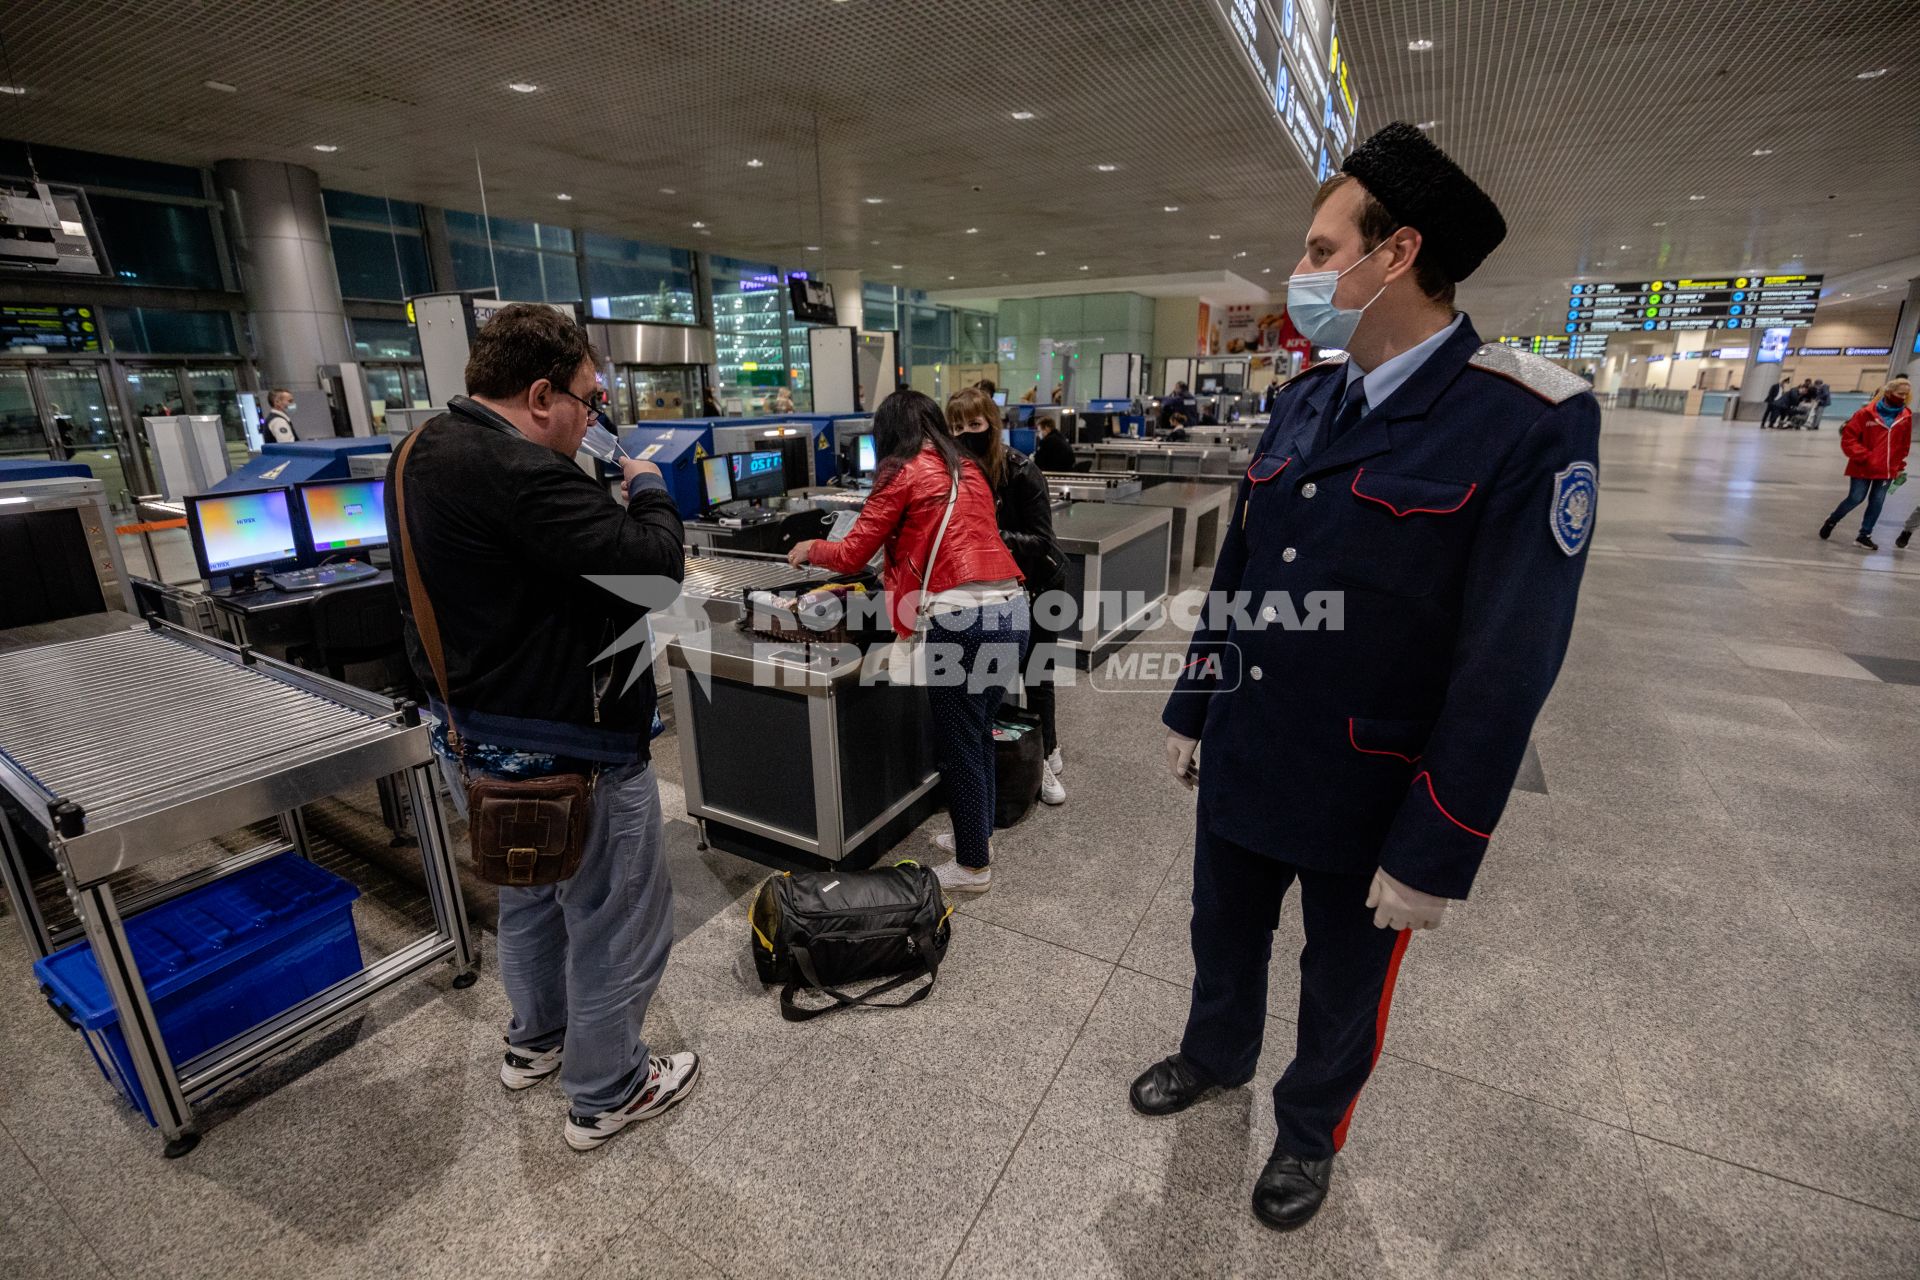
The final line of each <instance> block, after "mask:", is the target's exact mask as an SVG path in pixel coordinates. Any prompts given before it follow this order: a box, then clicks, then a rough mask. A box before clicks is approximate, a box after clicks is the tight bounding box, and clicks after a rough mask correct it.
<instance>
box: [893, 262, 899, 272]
mask: <svg viewBox="0 0 1920 1280" xmlns="http://www.w3.org/2000/svg"><path fill="white" fill-rule="evenodd" d="M900 266H901V264H900V263H898V262H896V263H894V264H893V269H894V270H895V271H898V270H900Z"/></svg>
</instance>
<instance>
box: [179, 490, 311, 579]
mask: <svg viewBox="0 0 1920 1280" xmlns="http://www.w3.org/2000/svg"><path fill="white" fill-rule="evenodd" d="M292 498H293V494H292V492H291V491H290V490H287V489H284V488H281V489H256V490H252V491H249V492H245V493H201V494H193V495H191V496H189V497H188V498H187V527H188V531H189V532H190V534H191V535H192V539H193V556H194V559H195V560H196V561H198V563H199V568H200V576H201V577H203V578H212V577H216V576H224V575H227V574H233V573H239V572H242V571H244V570H250V569H262V570H265V569H290V568H292V567H293V566H294V565H297V564H298V563H299V562H300V560H301V555H300V540H299V536H298V534H297V533H296V532H295V529H294V518H293V504H292Z"/></svg>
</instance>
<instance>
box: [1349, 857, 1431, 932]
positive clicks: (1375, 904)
mask: <svg viewBox="0 0 1920 1280" xmlns="http://www.w3.org/2000/svg"><path fill="white" fill-rule="evenodd" d="M1367 905H1368V906H1370V907H1372V908H1373V927H1374V928H1376V929H1438V928H1439V927H1440V917H1441V916H1444V915H1445V914H1447V900H1446V899H1445V898H1441V897H1436V896H1435V895H1433V894H1431V893H1422V892H1421V891H1420V890H1418V889H1416V888H1414V887H1413V886H1411V885H1405V884H1401V883H1400V882H1399V881H1398V880H1395V879H1394V878H1393V877H1392V876H1390V875H1388V874H1387V873H1386V872H1384V871H1381V870H1378V869H1376V870H1375V871H1374V873H1373V887H1372V888H1371V889H1369V890H1367Z"/></svg>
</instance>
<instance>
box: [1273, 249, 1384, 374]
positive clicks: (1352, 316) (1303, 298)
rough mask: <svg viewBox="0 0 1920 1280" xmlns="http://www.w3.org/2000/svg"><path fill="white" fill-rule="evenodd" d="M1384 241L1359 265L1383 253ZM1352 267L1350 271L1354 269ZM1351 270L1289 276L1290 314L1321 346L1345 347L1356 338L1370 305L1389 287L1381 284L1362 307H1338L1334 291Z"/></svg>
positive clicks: (1297, 326)
mask: <svg viewBox="0 0 1920 1280" xmlns="http://www.w3.org/2000/svg"><path fill="white" fill-rule="evenodd" d="M1385 243H1386V241H1385V240H1382V241H1381V242H1380V244H1377V245H1375V246H1373V248H1371V249H1369V250H1367V251H1366V253H1365V254H1363V255H1361V257H1360V261H1359V262H1356V263H1354V264H1353V267H1357V266H1359V265H1360V263H1361V262H1365V261H1366V260H1367V259H1368V258H1371V257H1372V256H1373V255H1374V254H1376V253H1378V252H1380V245H1383V244H1385ZM1353 267H1348V268H1347V271H1351V270H1353ZM1347 271H1307V272H1302V273H1301V274H1300V275H1297V276H1289V277H1287V315H1288V317H1289V318H1290V319H1291V320H1292V321H1293V327H1294V328H1296V329H1298V330H1299V331H1300V333H1301V336H1302V337H1304V338H1306V340H1307V341H1308V342H1311V343H1313V344H1314V345H1315V346H1319V347H1338V348H1340V349H1341V350H1343V351H1344V350H1345V349H1346V346H1347V343H1349V342H1351V341H1352V340H1353V331H1354V330H1355V329H1358V328H1359V327H1360V317H1361V316H1362V315H1364V314H1366V310H1367V308H1368V307H1370V306H1372V305H1373V304H1374V303H1376V302H1378V301H1379V300H1380V294H1381V293H1385V292H1386V291H1387V286H1385V285H1384V284H1383V285H1381V286H1380V292H1379V293H1376V294H1374V295H1373V296H1372V297H1371V298H1368V299H1367V300H1366V301H1365V302H1363V303H1362V304H1360V306H1358V307H1336V306H1334V305H1333V294H1334V290H1336V289H1338V288H1339V287H1340V277H1342V276H1344V275H1346V274H1347Z"/></svg>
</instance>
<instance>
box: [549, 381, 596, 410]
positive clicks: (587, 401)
mask: <svg viewBox="0 0 1920 1280" xmlns="http://www.w3.org/2000/svg"><path fill="white" fill-rule="evenodd" d="M547 385H548V386H551V387H553V389H554V390H555V391H558V392H559V393H560V394H561V395H563V396H566V397H567V398H568V399H569V400H578V401H579V402H580V403H581V404H583V405H585V406H587V412H588V413H605V412H606V411H607V393H606V391H605V389H604V388H601V387H595V388H594V389H593V392H592V394H591V395H590V396H576V395H574V394H573V392H571V391H569V390H567V389H566V388H565V387H562V386H559V385H557V384H555V383H548V384H547Z"/></svg>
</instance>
